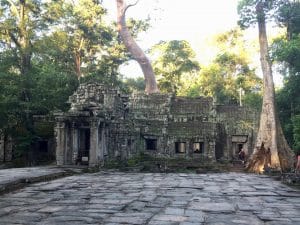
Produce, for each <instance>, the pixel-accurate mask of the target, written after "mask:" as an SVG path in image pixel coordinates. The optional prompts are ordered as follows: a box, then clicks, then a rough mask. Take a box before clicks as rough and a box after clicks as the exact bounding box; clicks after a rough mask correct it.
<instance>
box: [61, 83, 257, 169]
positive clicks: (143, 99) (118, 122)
mask: <svg viewBox="0 0 300 225" xmlns="http://www.w3.org/2000/svg"><path fill="white" fill-rule="evenodd" d="M69 102H70V103H71V109H70V110H69V111H68V112H66V113H57V114H56V115H55V123H56V125H55V137H56V161H57V164H58V165H68V164H80V163H85V164H88V165H89V166H99V165H102V164H103V163H104V162H105V161H106V160H108V159H127V158H130V157H132V156H134V155H136V154H138V153H139V152H144V153H147V154H150V155H153V156H161V157H185V158H199V159H201V158H204V159H210V160H220V159H229V160H230V159H234V158H236V157H237V153H238V152H239V150H240V149H241V148H244V150H245V151H246V153H248V154H250V153H251V150H252V149H253V148H254V141H255V136H256V130H257V127H258V121H259V120H258V113H257V112H256V111H253V110H251V109H249V108H246V107H240V106H233V105H216V104H214V102H213V99H212V98H207V97H197V98H189V97H177V96H173V95H170V94H151V95H146V94H132V95H130V96H128V95H124V94H122V93H120V92H119V91H118V90H116V89H110V88H107V87H105V86H104V85H102V84H97V83H92V84H81V85H80V86H79V88H78V89H77V91H76V92H75V93H74V94H73V95H72V96H70V98H69Z"/></svg>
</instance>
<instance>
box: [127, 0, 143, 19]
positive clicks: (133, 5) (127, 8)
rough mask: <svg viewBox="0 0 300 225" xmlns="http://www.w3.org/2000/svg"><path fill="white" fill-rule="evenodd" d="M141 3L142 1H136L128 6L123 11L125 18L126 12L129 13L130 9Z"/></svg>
mask: <svg viewBox="0 0 300 225" xmlns="http://www.w3.org/2000/svg"><path fill="white" fill-rule="evenodd" d="M139 1H140V0H136V2H135V3H133V4H129V5H128V6H126V7H125V9H124V10H123V16H125V13H126V11H127V10H128V9H129V8H130V7H132V6H135V5H137V4H138V3H139Z"/></svg>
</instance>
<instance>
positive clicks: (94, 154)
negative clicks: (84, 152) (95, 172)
mask: <svg viewBox="0 0 300 225" xmlns="http://www.w3.org/2000/svg"><path fill="white" fill-rule="evenodd" d="M89 166H90V167H93V166H99V120H98V119H93V120H91V121H90V154H89Z"/></svg>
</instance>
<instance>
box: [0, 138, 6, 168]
mask: <svg viewBox="0 0 300 225" xmlns="http://www.w3.org/2000/svg"><path fill="white" fill-rule="evenodd" d="M4 148H5V146H4V135H3V134H0V163H1V162H4Z"/></svg>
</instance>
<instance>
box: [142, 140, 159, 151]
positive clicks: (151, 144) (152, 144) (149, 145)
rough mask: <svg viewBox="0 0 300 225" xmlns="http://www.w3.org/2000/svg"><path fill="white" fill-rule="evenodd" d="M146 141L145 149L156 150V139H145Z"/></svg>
mask: <svg viewBox="0 0 300 225" xmlns="http://www.w3.org/2000/svg"><path fill="white" fill-rule="evenodd" d="M145 142H146V150H150V151H151V150H152V151H155V150H157V140H156V139H145Z"/></svg>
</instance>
